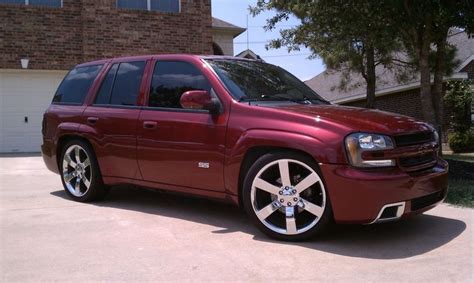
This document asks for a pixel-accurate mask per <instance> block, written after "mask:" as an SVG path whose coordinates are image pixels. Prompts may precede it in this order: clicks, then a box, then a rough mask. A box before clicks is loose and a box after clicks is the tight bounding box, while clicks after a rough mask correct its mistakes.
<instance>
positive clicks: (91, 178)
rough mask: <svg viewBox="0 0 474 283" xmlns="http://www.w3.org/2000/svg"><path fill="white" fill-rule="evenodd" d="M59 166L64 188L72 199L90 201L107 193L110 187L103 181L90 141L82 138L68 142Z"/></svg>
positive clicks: (98, 198)
mask: <svg viewBox="0 0 474 283" xmlns="http://www.w3.org/2000/svg"><path fill="white" fill-rule="evenodd" d="M59 167H60V168H61V181H62V183H63V187H64V190H65V191H66V193H67V194H68V195H69V197H70V198H71V199H73V200H75V201H79V202H90V201H95V200H100V199H102V198H103V197H104V196H105V195H106V194H107V192H108V188H107V187H106V186H105V185H104V184H103V182H102V176H101V175H100V170H99V165H98V163H97V160H96V158H95V155H94V151H93V150H92V148H91V146H90V145H89V144H88V143H86V142H84V141H82V140H72V141H69V142H68V143H66V144H65V145H64V147H63V151H62V154H61V161H60V164H59Z"/></svg>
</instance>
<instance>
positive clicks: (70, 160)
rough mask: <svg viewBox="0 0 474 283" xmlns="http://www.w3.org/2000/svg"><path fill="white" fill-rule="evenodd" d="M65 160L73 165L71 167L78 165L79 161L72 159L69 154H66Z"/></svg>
mask: <svg viewBox="0 0 474 283" xmlns="http://www.w3.org/2000/svg"><path fill="white" fill-rule="evenodd" d="M64 160H65V161H66V163H67V164H68V165H69V166H71V167H73V168H74V167H76V165H77V163H76V162H74V161H73V160H72V159H71V156H70V155H69V154H67V153H66V154H64Z"/></svg>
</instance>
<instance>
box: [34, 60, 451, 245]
mask: <svg viewBox="0 0 474 283" xmlns="http://www.w3.org/2000/svg"><path fill="white" fill-rule="evenodd" d="M43 136H44V144H43V145H42V151H43V158H44V161H45V163H46V165H47V167H48V168H49V169H50V170H52V171H53V172H56V173H59V174H60V175H61V180H62V182H63V185H64V188H65V191H66V192H67V194H68V195H69V196H70V197H71V198H72V199H74V200H77V201H84V202H85V201H92V200H96V199H100V198H102V197H103V196H104V195H105V194H106V193H107V191H108V188H109V187H110V186H113V185H117V184H133V185H138V186H143V187H148V188H156V189H164V190H170V191H175V192H181V193H186V194H193V195H199V196H204V197H207V198H213V199H218V200H225V201H228V202H231V203H234V204H237V205H241V206H243V207H244V208H245V210H246V212H247V213H248V214H249V216H250V218H251V219H252V220H253V221H254V222H255V224H256V225H257V226H258V227H259V228H260V229H261V230H262V231H263V232H265V233H266V234H268V235H269V236H271V237H275V238H278V239H284V240H301V239H305V238H308V237H310V236H313V235H314V234H316V233H317V232H318V231H320V230H322V229H323V228H324V227H325V226H326V225H327V224H328V223H329V222H330V221H332V220H334V221H336V222H337V223H375V222H381V221H389V220H396V219H399V218H401V217H404V216H407V215H410V214H414V213H420V212H423V211H426V210H428V209H430V208H432V207H434V206H435V205H436V204H438V203H440V202H441V201H442V200H443V199H444V197H445V195H446V188H447V171H448V166H447V164H446V162H445V161H443V160H442V159H440V158H439V156H438V147H439V140H438V135H437V133H436V131H435V130H434V129H433V128H432V127H431V126H430V125H428V124H426V123H423V122H420V121H417V120H415V119H412V118H409V117H405V116H401V115H398V114H392V113H386V112H381V111H377V110H367V109H360V108H352V107H341V106H336V105H330V104H329V103H328V102H326V101H325V100H324V99H322V98H321V97H320V96H318V94H316V93H315V92H313V91H312V90H311V89H310V88H308V87H307V86H306V85H305V84H304V83H302V82H301V81H299V80H298V79H297V78H295V77H294V76H293V75H291V74H289V73H288V72H286V71H285V70H283V69H282V68H279V67H276V66H273V65H270V64H266V63H264V62H260V61H254V60H246V59H237V58H233V57H217V56H194V55H156V56H141V57H128V58H116V59H111V60H102V61H95V62H90V63H85V64H81V65H78V66H76V67H75V68H74V69H73V70H71V71H70V72H69V74H68V75H67V76H66V77H65V79H64V80H63V82H62V83H61V85H60V86H59V88H58V90H57V92H56V94H55V95H54V99H53V102H52V104H51V106H50V107H49V109H48V110H47V111H46V113H45V115H44V121H43Z"/></svg>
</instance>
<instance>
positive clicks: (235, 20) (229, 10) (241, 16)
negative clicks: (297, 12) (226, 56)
mask: <svg viewBox="0 0 474 283" xmlns="http://www.w3.org/2000/svg"><path fill="white" fill-rule="evenodd" d="M256 2H257V1H256V0H212V16H213V17H216V18H219V19H221V20H224V21H226V22H229V23H231V24H233V25H236V26H240V27H243V28H246V27H247V16H248V27H249V28H248V30H247V32H244V33H242V34H241V35H239V36H238V37H236V38H234V53H235V54H239V53H240V52H242V51H244V50H246V49H247V36H248V39H249V40H248V41H249V49H250V50H252V51H253V52H255V53H256V54H258V55H260V57H262V59H263V60H265V61H266V62H268V63H271V64H274V65H278V66H280V67H282V68H284V69H286V70H287V71H289V72H290V73H292V74H293V75H295V76H297V77H298V78H299V79H301V80H303V81H304V80H308V79H311V78H312V77H314V76H316V75H318V74H319V73H321V72H322V71H324V70H325V66H324V64H323V62H322V61H321V60H320V59H308V56H309V55H310V54H311V52H310V51H309V50H308V49H305V48H302V49H301V50H300V51H297V52H295V51H292V52H291V53H288V50H287V49H286V47H283V48H280V49H270V50H267V49H266V48H265V45H266V42H268V41H269V40H271V39H276V38H278V37H279V30H280V29H281V28H287V27H291V26H294V25H297V24H298V20H297V19H296V18H292V19H289V20H288V21H286V22H284V23H283V22H282V23H280V24H278V25H277V28H276V29H275V30H273V31H271V32H270V31H268V32H267V31H265V30H264V29H263V26H264V25H265V23H266V20H267V19H268V18H270V17H271V16H272V15H274V12H263V13H261V14H259V15H258V16H256V17H252V15H250V14H249V10H248V7H249V6H254V5H255V3H256ZM247 33H248V34H247ZM235 54H234V55H235Z"/></svg>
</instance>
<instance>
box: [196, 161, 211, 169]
mask: <svg viewBox="0 0 474 283" xmlns="http://www.w3.org/2000/svg"><path fill="white" fill-rule="evenodd" d="M198 167H199V168H203V169H209V162H199V163H198Z"/></svg>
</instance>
